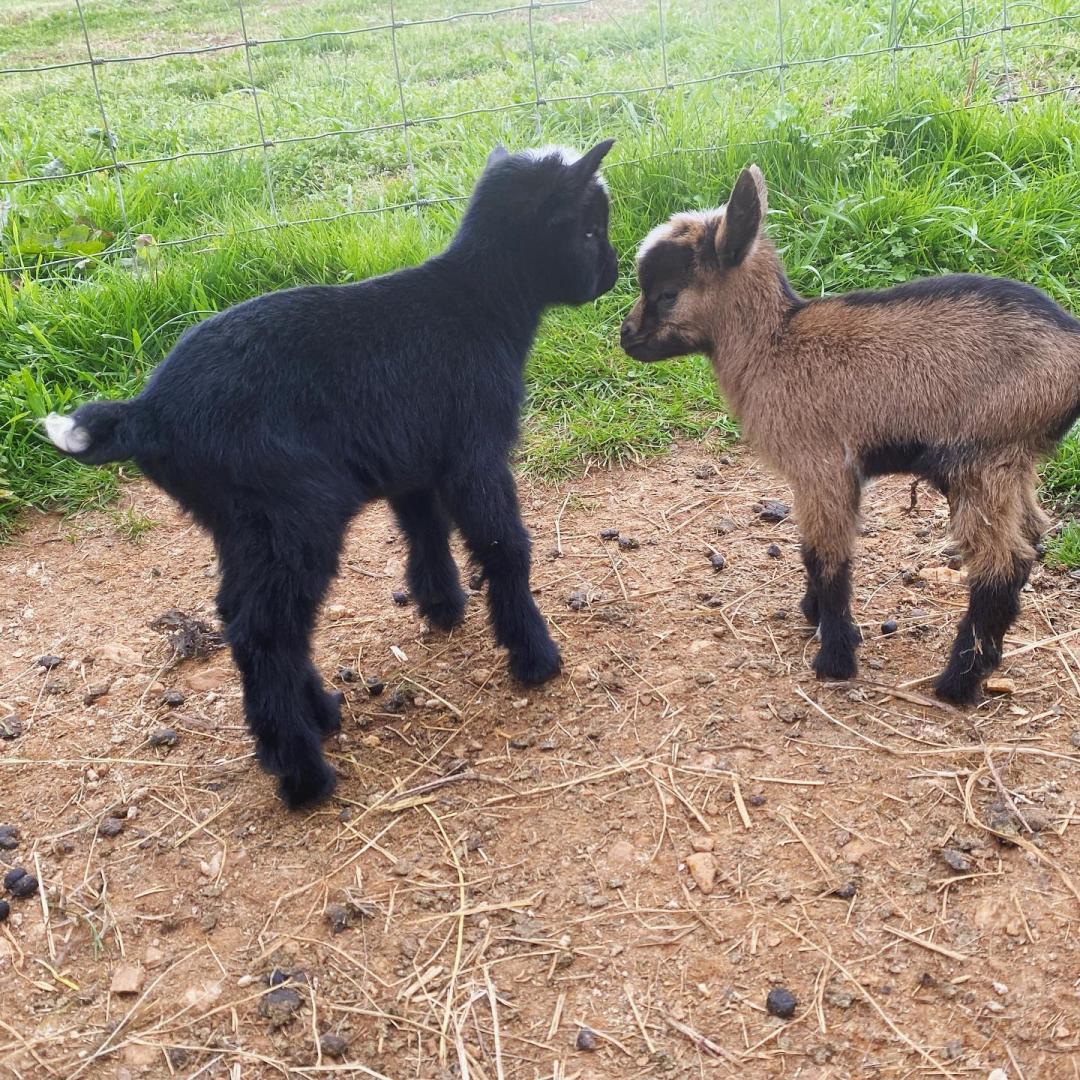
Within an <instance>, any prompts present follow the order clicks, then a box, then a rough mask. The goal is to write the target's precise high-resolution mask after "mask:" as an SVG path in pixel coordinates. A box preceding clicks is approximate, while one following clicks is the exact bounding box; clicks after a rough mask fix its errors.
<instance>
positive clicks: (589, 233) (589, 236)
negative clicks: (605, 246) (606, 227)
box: [585, 229, 596, 240]
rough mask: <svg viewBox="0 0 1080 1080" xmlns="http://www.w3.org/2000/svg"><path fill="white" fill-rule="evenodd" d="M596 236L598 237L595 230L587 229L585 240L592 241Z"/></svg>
mask: <svg viewBox="0 0 1080 1080" xmlns="http://www.w3.org/2000/svg"><path fill="white" fill-rule="evenodd" d="M594 236H596V230H595V229H586V230H585V239H586V240H592V239H593V237H594Z"/></svg>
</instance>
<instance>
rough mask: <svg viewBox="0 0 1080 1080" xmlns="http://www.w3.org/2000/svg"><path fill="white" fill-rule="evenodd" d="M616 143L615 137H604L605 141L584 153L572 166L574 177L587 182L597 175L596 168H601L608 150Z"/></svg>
mask: <svg viewBox="0 0 1080 1080" xmlns="http://www.w3.org/2000/svg"><path fill="white" fill-rule="evenodd" d="M614 145H615V140H614V139H604V140H603V142H598V143H597V144H596V145H595V146H594V147H593V148H592V149H591V150H589V151H588V152H587V153H584V154H582V155H581V157H579V158H578V159H577V161H575V162H574V164H573V165H571V166H570V171H571V172H572V173H573V175H574V178H575V179H576V180H579V181H580V182H581V183H583V184H584V183H585V182H586V181H588V180H589V179H590V178H591V177H593V176H595V175H596V170H597V169H599V168H600V162H601V161H603V160H604V158H605V157H607V153H608V151H609V150H610V149H611V148H612V147H613V146H614Z"/></svg>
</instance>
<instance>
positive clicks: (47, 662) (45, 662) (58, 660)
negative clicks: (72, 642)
mask: <svg viewBox="0 0 1080 1080" xmlns="http://www.w3.org/2000/svg"><path fill="white" fill-rule="evenodd" d="M63 662H64V658H63V657H62V656H53V655H52V653H46V654H45V655H44V656H39V657H38V667H43V668H44V669H45V670H46V671H52V669H53V668H55V667H59V666H60V665H61V664H62V663H63Z"/></svg>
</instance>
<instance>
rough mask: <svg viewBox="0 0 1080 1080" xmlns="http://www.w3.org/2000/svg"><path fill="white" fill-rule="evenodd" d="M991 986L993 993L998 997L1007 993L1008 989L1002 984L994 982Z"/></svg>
mask: <svg viewBox="0 0 1080 1080" xmlns="http://www.w3.org/2000/svg"><path fill="white" fill-rule="evenodd" d="M991 985H992V986H993V987H994V993H995V994H997V996H998V997H1004V996H1005V995H1006V994H1007V993H1008V992H1009V988H1008V987H1007V986H1006V985H1005V984H1004V983H1003V982H995V983H992V984H991Z"/></svg>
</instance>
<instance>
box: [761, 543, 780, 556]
mask: <svg viewBox="0 0 1080 1080" xmlns="http://www.w3.org/2000/svg"><path fill="white" fill-rule="evenodd" d="M765 554H766V555H768V556H769V558H770V559H779V558H780V554H781V552H780V545H779V544H770V545H769V546H768V547H767V548H766V549H765Z"/></svg>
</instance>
